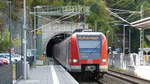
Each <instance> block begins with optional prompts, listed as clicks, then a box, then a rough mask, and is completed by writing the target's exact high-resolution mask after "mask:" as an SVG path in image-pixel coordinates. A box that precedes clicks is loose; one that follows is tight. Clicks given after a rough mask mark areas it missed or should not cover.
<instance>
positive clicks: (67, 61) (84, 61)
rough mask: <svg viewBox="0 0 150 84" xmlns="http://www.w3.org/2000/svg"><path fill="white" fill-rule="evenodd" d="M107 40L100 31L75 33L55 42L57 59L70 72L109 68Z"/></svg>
mask: <svg viewBox="0 0 150 84" xmlns="http://www.w3.org/2000/svg"><path fill="white" fill-rule="evenodd" d="M107 50H108V49H107V41H106V37H105V35H104V34H102V33H100V32H79V33H74V34H72V35H71V36H70V37H68V38H66V39H65V40H63V41H62V42H60V43H58V44H55V45H54V47H53V55H54V57H55V59H56V60H57V61H58V62H59V63H60V64H61V65H63V66H64V67H65V68H66V69H67V70H69V71H70V72H83V71H100V72H106V71H107V70H108V51H107Z"/></svg>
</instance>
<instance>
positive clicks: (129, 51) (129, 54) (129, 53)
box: [129, 29, 131, 55]
mask: <svg viewBox="0 0 150 84" xmlns="http://www.w3.org/2000/svg"><path fill="white" fill-rule="evenodd" d="M130 54H131V29H129V55H130Z"/></svg>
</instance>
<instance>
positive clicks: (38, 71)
mask: <svg viewBox="0 0 150 84" xmlns="http://www.w3.org/2000/svg"><path fill="white" fill-rule="evenodd" d="M15 84H78V82H77V81H76V80H75V79H74V78H73V77H72V76H71V75H70V74H69V73H68V72H67V71H66V70H65V69H64V68H62V67H61V66H60V65H44V66H36V67H35V68H32V69H31V70H30V71H29V77H28V80H19V81H17V82H16V83H15Z"/></svg>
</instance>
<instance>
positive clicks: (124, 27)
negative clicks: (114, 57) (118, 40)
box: [123, 25, 126, 65]
mask: <svg viewBox="0 0 150 84" xmlns="http://www.w3.org/2000/svg"><path fill="white" fill-rule="evenodd" d="M125 29H126V25H123V65H125Z"/></svg>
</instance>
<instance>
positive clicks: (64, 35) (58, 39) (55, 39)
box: [45, 32, 71, 57]
mask: <svg viewBox="0 0 150 84" xmlns="http://www.w3.org/2000/svg"><path fill="white" fill-rule="evenodd" d="M70 35H71V32H61V33H57V34H55V35H53V36H52V37H50V38H49V39H48V40H47V42H46V46H45V51H46V56H47V57H52V56H53V53H52V52H53V49H52V47H53V45H55V44H57V43H59V42H61V41H62V40H64V39H65V38H67V37H69V36H70Z"/></svg>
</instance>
